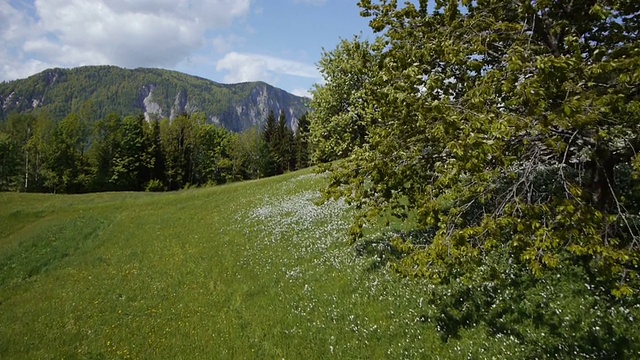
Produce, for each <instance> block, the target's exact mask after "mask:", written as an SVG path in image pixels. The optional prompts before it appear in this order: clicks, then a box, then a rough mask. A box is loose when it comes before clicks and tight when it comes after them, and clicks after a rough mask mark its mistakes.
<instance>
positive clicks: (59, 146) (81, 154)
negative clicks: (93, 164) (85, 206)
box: [43, 113, 91, 193]
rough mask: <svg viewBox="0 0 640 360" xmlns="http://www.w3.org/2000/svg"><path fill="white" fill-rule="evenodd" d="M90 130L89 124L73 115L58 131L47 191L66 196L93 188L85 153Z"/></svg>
mask: <svg viewBox="0 0 640 360" xmlns="http://www.w3.org/2000/svg"><path fill="white" fill-rule="evenodd" d="M89 128H90V125H89V124H88V123H87V122H86V121H84V120H83V119H81V118H80V117H79V116H78V115H76V114H73V113H72V114H71V115H69V116H67V117H66V118H64V119H63V120H62V121H61V122H60V123H59V124H58V126H57V127H56V128H55V130H54V131H53V134H52V136H51V147H50V151H49V152H48V154H47V155H48V156H47V160H46V169H45V170H44V174H43V175H44V178H45V180H44V186H45V187H46V188H48V189H50V190H51V191H53V192H62V193H79V192H84V191H87V190H88V189H89V185H90V179H91V175H90V164H89V159H88V158H87V156H86V154H85V152H86V147H87V144H88V140H87V137H88V134H89V133H90V132H89V130H88V129H89Z"/></svg>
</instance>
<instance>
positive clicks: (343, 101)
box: [309, 37, 377, 162]
mask: <svg viewBox="0 0 640 360" xmlns="http://www.w3.org/2000/svg"><path fill="white" fill-rule="evenodd" d="M376 48H377V47H376V46H374V45H372V44H370V43H369V42H366V41H360V39H359V38H358V37H355V38H354V39H353V40H352V41H348V40H342V41H341V42H340V44H339V45H338V46H337V47H336V49H334V50H333V51H323V53H322V57H321V59H320V62H319V63H318V67H319V69H320V71H321V72H322V76H323V78H324V82H325V83H324V84H323V85H315V87H314V89H313V90H312V94H313V99H312V100H311V103H310V107H311V108H312V109H313V111H312V112H311V113H310V114H309V120H310V124H311V125H310V126H311V135H310V137H311V142H312V143H313V144H314V151H313V154H312V158H313V160H314V161H315V162H329V161H333V160H336V159H341V158H344V157H346V156H348V155H350V154H351V152H352V151H353V150H354V149H355V148H358V147H360V146H362V145H363V144H365V143H366V142H367V139H366V129H367V127H368V125H369V124H368V123H367V121H368V120H370V118H366V117H364V113H363V110H364V108H363V106H362V105H363V103H364V101H366V100H365V99H367V97H368V96H370V95H371V93H370V92H369V90H370V88H369V87H368V86H367V85H368V84H369V81H370V78H371V69H372V66H374V65H375V63H376V58H375V53H374V51H373V50H374V49H376Z"/></svg>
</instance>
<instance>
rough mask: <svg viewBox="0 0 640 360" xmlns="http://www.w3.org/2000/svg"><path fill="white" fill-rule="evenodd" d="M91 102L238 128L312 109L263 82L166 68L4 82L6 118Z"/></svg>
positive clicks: (64, 111)
mask: <svg viewBox="0 0 640 360" xmlns="http://www.w3.org/2000/svg"><path fill="white" fill-rule="evenodd" d="M87 101H91V103H92V105H93V108H94V110H95V112H96V118H98V119H99V118H102V117H104V116H106V115H107V114H108V113H110V112H117V113H120V114H121V115H130V114H136V113H139V112H142V113H144V114H145V116H146V117H147V118H148V119H149V118H154V117H156V118H173V117H175V116H177V115H180V114H182V113H183V112H190V113H192V112H202V113H204V114H205V115H206V117H207V119H208V121H209V122H212V123H217V124H221V125H222V126H224V127H225V128H227V129H229V130H232V131H242V130H245V129H247V128H250V127H252V126H255V125H262V124H263V122H264V121H265V119H266V117H267V115H268V113H269V110H273V111H274V112H275V113H276V114H278V113H279V112H280V110H284V111H285V114H286V115H287V121H288V122H289V124H290V125H291V124H293V126H294V127H295V124H296V120H295V119H297V118H299V117H300V116H302V115H303V114H304V113H305V111H307V104H308V101H307V99H305V98H302V97H299V96H295V95H292V94H290V93H288V92H286V91H284V90H281V89H278V88H275V87H273V86H271V85H269V84H266V83H263V82H251V83H240V84H230V85H226V84H220V83H216V82H214V81H210V80H207V79H203V78H200V77H196V76H191V75H187V74H183V73H180V72H176V71H169V70H161V69H145V68H139V69H133V70H129V69H122V68H119V67H116V66H85V67H79V68H74V69H58V68H56V69H49V70H45V71H43V72H41V73H39V74H36V75H33V76H30V77H28V78H26V79H22V80H15V81H11V82H5V83H0V120H6V118H7V117H8V116H9V114H11V113H12V112H14V111H18V112H26V111H32V110H34V109H40V110H45V111H47V112H48V113H49V114H50V116H52V117H53V118H54V119H56V120H59V119H62V118H64V117H65V116H67V115H68V114H69V113H71V112H75V111H78V110H79V109H80V108H81V107H82V106H83V105H84V104H85V103H86V102H87Z"/></svg>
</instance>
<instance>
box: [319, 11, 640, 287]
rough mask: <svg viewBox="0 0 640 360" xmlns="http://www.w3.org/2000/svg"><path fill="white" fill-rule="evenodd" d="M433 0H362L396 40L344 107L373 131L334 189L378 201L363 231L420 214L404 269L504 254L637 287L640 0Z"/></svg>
mask: <svg viewBox="0 0 640 360" xmlns="http://www.w3.org/2000/svg"><path fill="white" fill-rule="evenodd" d="M427 3H428V2H427V1H420V5H419V6H416V5H414V4H412V3H406V4H405V6H404V7H400V8H398V7H397V4H396V2H395V1H379V2H376V1H367V0H363V1H360V6H361V8H362V13H363V14H364V15H365V16H370V17H372V20H371V22H370V24H371V27H372V29H373V30H374V31H376V32H378V33H379V34H380V38H379V39H378V41H377V42H376V43H380V44H383V45H384V46H381V47H376V48H374V52H375V53H374V54H373V56H372V57H373V58H374V59H377V61H375V62H373V66H372V67H371V71H369V72H368V73H367V76H368V78H366V84H365V85H364V86H363V87H364V88H368V89H372V90H371V91H368V92H364V93H363V94H362V96H361V97H359V100H360V103H354V102H350V104H349V105H350V108H349V109H348V110H346V109H343V110H341V114H343V115H345V114H352V113H355V114H357V115H358V116H359V117H360V119H361V122H362V123H363V124H365V127H364V129H365V131H366V134H365V139H366V146H361V147H356V148H355V149H354V150H353V152H352V154H351V156H350V158H349V161H345V162H341V163H338V164H336V168H335V171H334V173H333V176H332V186H331V189H330V192H331V193H332V194H333V195H335V196H340V195H342V196H345V197H347V198H348V199H349V200H350V201H351V202H353V203H355V204H356V205H357V206H358V207H359V208H362V209H364V210H365V213H364V214H363V216H364V217H363V218H361V219H359V220H358V221H356V223H355V224H354V228H353V231H352V234H353V235H354V236H355V237H358V236H359V235H360V234H361V228H362V221H365V220H366V219H378V218H382V219H383V221H385V222H386V221H388V220H389V216H391V217H395V218H397V219H400V220H404V219H408V218H409V217H412V218H413V219H415V220H416V221H417V222H418V224H419V226H420V228H421V231H423V232H424V234H428V235H425V236H423V237H421V238H420V239H419V240H415V239H414V240H411V241H409V240H407V241H405V242H402V241H401V242H400V243H398V248H399V249H401V250H402V251H403V252H405V253H406V256H405V257H404V258H403V260H402V261H400V262H398V263H397V265H396V266H397V268H398V269H399V270H400V271H402V272H404V273H406V274H411V275H416V276H424V277H428V278H430V279H432V280H433V281H436V282H443V283H446V282H449V281H453V280H454V279H455V278H456V277H457V276H460V274H462V273H465V271H471V272H472V271H475V270H474V269H476V265H477V263H478V262H479V261H481V260H482V259H483V258H485V257H486V256H489V255H490V254H493V253H494V252H495V251H501V252H504V253H505V254H506V255H505V256H507V257H508V258H509V259H512V260H513V264H522V265H523V266H526V267H527V268H528V269H529V270H530V271H531V272H532V273H533V274H535V275H536V276H541V275H542V274H543V273H544V271H546V270H551V269H556V268H559V267H561V266H580V267H582V268H584V269H585V271H587V273H588V274H589V276H590V279H592V280H593V281H596V280H597V281H598V282H599V283H601V284H603V288H606V289H609V290H611V291H612V292H613V294H615V295H616V296H625V295H630V294H632V293H634V292H635V291H637V288H638V278H639V277H638V275H640V274H639V273H638V265H637V264H638V263H640V251H639V250H640V237H639V236H640V231H639V230H638V229H639V228H640V218H639V217H638V213H639V211H640V208H639V207H638V205H639V204H640V201H639V200H640V198H639V197H638V196H639V195H640V193H639V192H638V188H637V187H635V186H633V185H630V184H632V183H633V179H637V178H638V177H640V155H638V152H637V149H638V148H640V122H638V119H639V118H640V75H638V74H640V42H638V35H639V32H640V3H638V2H628V1H607V2H604V1H587V0H584V1H572V2H564V1H544V2H543V1H520V2H505V1H499V0H489V1H482V2H471V1H462V2H458V1H453V0H451V1H437V2H436V7H435V10H434V12H433V13H431V14H429V13H428V9H427ZM334 61H335V64H338V65H339V66H341V67H344V66H346V69H349V68H353V67H355V68H358V67H357V65H358V63H359V61H358V60H354V61H348V60H344V61H347V62H346V65H341V61H343V59H342V58H337V59H336V60H330V59H328V60H327V61H326V62H325V63H321V66H324V67H326V68H331V66H333V65H334ZM323 64H324V65H323ZM333 85H334V84H333V80H332V79H329V81H328V83H327V85H326V86H327V87H329V86H333ZM345 116H346V115H345ZM312 125H313V122H312ZM312 127H313V126H312ZM318 136H321V135H319V134H318V133H317V132H316V133H315V138H316V139H317V138H318Z"/></svg>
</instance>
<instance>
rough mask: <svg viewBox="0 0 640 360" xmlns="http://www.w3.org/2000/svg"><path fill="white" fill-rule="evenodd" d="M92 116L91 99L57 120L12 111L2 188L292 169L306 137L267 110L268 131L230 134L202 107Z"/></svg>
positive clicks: (5, 132)
mask: <svg viewBox="0 0 640 360" xmlns="http://www.w3.org/2000/svg"><path fill="white" fill-rule="evenodd" d="M93 116H95V115H94V111H93V107H92V104H91V103H88V104H85V105H83V106H82V107H81V111H80V112H79V113H77V114H76V113H72V114H71V115H69V116H68V117H66V118H65V119H63V120H62V121H61V122H60V123H58V124H56V123H54V122H53V121H52V120H51V118H50V117H49V116H48V114H47V113H46V112H44V111H43V112H39V113H38V115H37V116H35V115H32V114H17V113H16V114H14V115H12V116H11V117H10V118H9V121H7V122H6V123H4V124H2V125H3V126H2V127H1V128H0V190H5V191H6V190H13V191H15V190H17V191H29V192H38V191H48V192H62V193H82V192H89V191H143V190H153V191H159V190H177V189H182V188H187V187H190V186H199V185H205V184H223V183H227V182H231V181H239V180H245V179H256V178H259V177H262V176H271V175H275V174H277V173H282V172H283V171H289V170H293V169H295V168H296V167H297V166H298V164H297V162H296V158H295V155H296V152H301V153H308V150H307V149H308V143H306V142H301V143H300V145H299V146H298V145H297V143H296V142H295V141H297V139H296V138H295V137H294V135H293V133H292V131H291V130H290V129H289V128H288V126H287V121H286V118H285V117H284V115H283V114H281V117H280V124H279V125H278V123H276V120H275V116H273V113H272V114H271V118H270V123H271V125H272V126H273V128H272V129H271V130H270V133H269V132H268V133H267V134H261V133H260V132H259V130H258V129H257V128H252V129H250V130H248V131H247V132H245V133H241V134H233V133H231V132H230V131H228V130H226V129H223V128H222V127H219V126H217V125H213V124H207V123H206V119H205V118H204V116H203V115H202V114H200V113H195V114H187V113H185V114H182V115H180V116H178V117H176V118H175V119H174V120H173V121H170V120H169V119H165V120H163V121H158V120H152V121H146V120H145V117H144V116H143V115H142V114H139V115H138V116H126V117H124V118H122V117H121V116H120V115H119V114H117V113H111V114H109V115H108V116H107V117H106V118H104V119H101V120H98V121H95V119H93V118H92V117H93ZM303 126H305V125H304V120H303ZM269 134H270V135H269ZM283 134H284V135H283ZM267 135H268V136H269V137H270V139H271V140H270V142H269V143H266V142H265V141H264V140H263V137H264V136H267ZM283 136H284V137H283ZM301 136H302V135H301ZM281 139H284V141H281ZM267 165H268V166H270V168H266V166H267ZM305 166H308V162H307V163H306V164H305Z"/></svg>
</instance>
